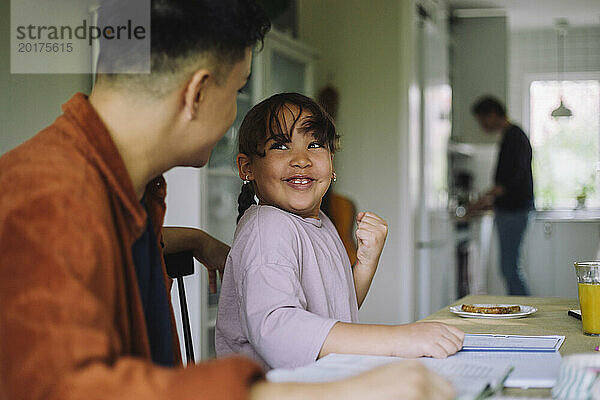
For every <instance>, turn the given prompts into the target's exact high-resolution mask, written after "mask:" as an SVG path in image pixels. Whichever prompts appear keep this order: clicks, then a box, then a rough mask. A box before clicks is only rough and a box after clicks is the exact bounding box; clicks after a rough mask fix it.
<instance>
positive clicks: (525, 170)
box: [494, 125, 533, 211]
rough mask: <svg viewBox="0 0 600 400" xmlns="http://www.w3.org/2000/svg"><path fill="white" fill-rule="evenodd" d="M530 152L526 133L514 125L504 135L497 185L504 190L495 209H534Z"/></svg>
mask: <svg viewBox="0 0 600 400" xmlns="http://www.w3.org/2000/svg"><path fill="white" fill-rule="evenodd" d="M531 155H532V150H531V144H530V143H529V139H528V138H527V135H525V132H523V130H522V129H521V128H519V127H518V126H516V125H511V126H510V127H509V128H508V129H507V130H506V131H505V132H504V136H503V137H502V143H501V144H500V154H499V155H498V164H497V166H496V176H495V181H496V184H497V185H500V186H502V187H504V190H505V191H504V194H503V195H501V196H498V197H497V198H496V201H495V203H494V206H495V207H496V208H498V209H500V210H515V211H517V210H529V209H531V208H533V175H532V170H531Z"/></svg>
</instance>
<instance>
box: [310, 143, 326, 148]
mask: <svg viewBox="0 0 600 400" xmlns="http://www.w3.org/2000/svg"><path fill="white" fill-rule="evenodd" d="M322 147H323V145H322V144H321V143H319V142H312V143H311V144H309V145H308V148H309V149H319V148H322Z"/></svg>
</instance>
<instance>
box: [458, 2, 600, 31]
mask: <svg viewBox="0 0 600 400" xmlns="http://www.w3.org/2000/svg"><path fill="white" fill-rule="evenodd" d="M449 4H450V8H451V9H473V8H500V9H504V11H505V13H506V15H507V16H508V19H509V24H510V27H511V29H516V30H523V29H536V28H538V29H539V28H544V27H552V26H554V25H555V20H556V19H557V18H566V19H567V21H568V23H569V25H570V26H583V25H588V26H589V25H596V26H598V27H600V0H449Z"/></svg>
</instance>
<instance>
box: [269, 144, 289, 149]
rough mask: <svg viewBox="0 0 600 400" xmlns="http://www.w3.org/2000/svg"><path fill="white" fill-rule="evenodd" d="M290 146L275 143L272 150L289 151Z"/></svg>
mask: <svg viewBox="0 0 600 400" xmlns="http://www.w3.org/2000/svg"><path fill="white" fill-rule="evenodd" d="M287 149H288V146H287V145H286V144H285V143H273V144H272V145H271V150H287Z"/></svg>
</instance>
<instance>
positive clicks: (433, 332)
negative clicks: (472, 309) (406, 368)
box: [392, 322, 465, 358]
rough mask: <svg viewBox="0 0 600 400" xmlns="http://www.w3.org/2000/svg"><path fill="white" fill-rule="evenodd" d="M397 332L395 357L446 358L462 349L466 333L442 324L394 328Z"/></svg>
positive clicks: (421, 324)
mask: <svg viewBox="0 0 600 400" xmlns="http://www.w3.org/2000/svg"><path fill="white" fill-rule="evenodd" d="M392 328H393V329H394V330H396V332H397V334H398V336H397V338H398V339H397V346H395V348H396V350H395V351H394V352H393V353H394V354H393V355H394V356H399V357H407V358H417V357H434V358H446V357H448V356H450V355H452V354H454V353H456V352H457V351H459V350H460V349H462V345H463V341H464V339H465V333H464V332H463V331H461V330H460V329H458V328H456V327H454V326H451V325H446V324H443V323H441V322H415V323H412V324H406V325H398V326H394V327H392Z"/></svg>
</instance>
